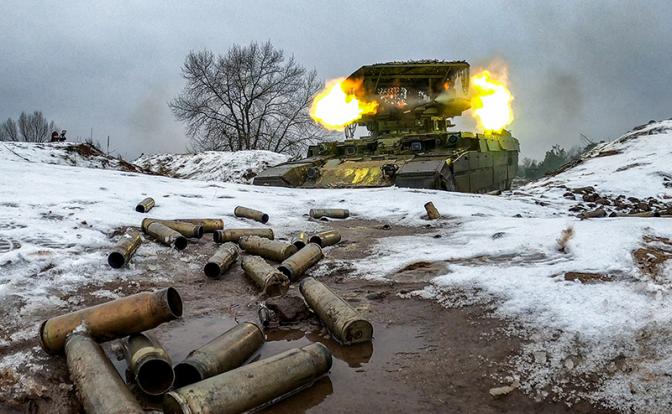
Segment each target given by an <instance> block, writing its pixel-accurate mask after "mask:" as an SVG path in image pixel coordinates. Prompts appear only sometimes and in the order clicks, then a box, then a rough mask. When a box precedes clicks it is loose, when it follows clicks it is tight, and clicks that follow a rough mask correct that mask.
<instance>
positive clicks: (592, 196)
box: [582, 193, 598, 203]
mask: <svg viewBox="0 0 672 414" xmlns="http://www.w3.org/2000/svg"><path fill="white" fill-rule="evenodd" d="M582 198H583V201H585V202H587V203H592V202H594V201H595V200H597V198H598V196H597V194H595V193H591V194H584V195H583V197H582Z"/></svg>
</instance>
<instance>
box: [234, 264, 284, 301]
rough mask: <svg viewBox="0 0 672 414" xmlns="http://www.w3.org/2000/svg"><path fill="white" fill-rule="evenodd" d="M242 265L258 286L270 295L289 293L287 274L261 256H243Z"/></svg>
mask: <svg viewBox="0 0 672 414" xmlns="http://www.w3.org/2000/svg"><path fill="white" fill-rule="evenodd" d="M240 265H241V267H242V268H243V270H244V271H245V274H246V275H247V277H249V278H250V279H251V280H252V281H253V282H254V283H255V284H256V285H257V286H259V287H260V288H261V289H262V290H263V291H264V293H265V294H267V295H268V296H279V295H284V294H285V293H287V290H288V289H289V279H288V278H287V275H285V274H284V273H282V272H281V271H279V270H278V269H276V268H275V267H273V266H271V265H270V264H268V263H267V262H266V260H264V259H263V258H261V257H259V256H243V258H242V259H241V262H240Z"/></svg>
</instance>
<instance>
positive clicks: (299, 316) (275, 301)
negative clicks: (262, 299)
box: [266, 295, 310, 323]
mask: <svg viewBox="0 0 672 414" xmlns="http://www.w3.org/2000/svg"><path fill="white" fill-rule="evenodd" d="M266 306H267V307H268V309H270V310H272V311H273V312H275V314H276V315H277V316H278V319H279V320H280V323H282V322H298V321H303V320H305V319H308V318H310V311H309V310H308V307H307V306H306V304H305V302H304V301H303V298H301V297H299V296H290V295H285V296H279V297H274V298H269V299H267V300H266Z"/></svg>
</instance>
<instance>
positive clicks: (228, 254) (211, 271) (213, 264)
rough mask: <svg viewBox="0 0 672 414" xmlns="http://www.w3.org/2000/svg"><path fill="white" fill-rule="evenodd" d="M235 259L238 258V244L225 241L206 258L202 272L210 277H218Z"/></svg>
mask: <svg viewBox="0 0 672 414" xmlns="http://www.w3.org/2000/svg"><path fill="white" fill-rule="evenodd" d="M236 259H238V246H236V244H235V243H232V242H226V243H224V244H223V245H221V246H220V247H219V248H218V249H217V251H216V252H215V254H213V255H212V257H210V259H208V262H207V263H206V264H205V267H204V268H203V272H205V275H206V276H208V277H210V278H220V277H221V276H222V274H223V273H224V272H226V271H227V270H229V268H230V267H231V265H232V264H233V263H234V262H235V261H236Z"/></svg>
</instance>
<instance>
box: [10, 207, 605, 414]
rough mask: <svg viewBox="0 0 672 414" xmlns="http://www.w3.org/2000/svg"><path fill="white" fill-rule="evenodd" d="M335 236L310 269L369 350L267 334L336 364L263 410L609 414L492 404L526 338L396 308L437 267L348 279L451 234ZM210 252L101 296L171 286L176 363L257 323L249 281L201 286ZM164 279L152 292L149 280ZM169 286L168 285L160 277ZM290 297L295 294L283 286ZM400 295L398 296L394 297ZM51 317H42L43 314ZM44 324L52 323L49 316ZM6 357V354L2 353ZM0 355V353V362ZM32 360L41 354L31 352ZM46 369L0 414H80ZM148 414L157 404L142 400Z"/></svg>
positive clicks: (475, 310)
mask: <svg viewBox="0 0 672 414" xmlns="http://www.w3.org/2000/svg"><path fill="white" fill-rule="evenodd" d="M323 224H324V226H325V228H326V227H333V228H336V229H338V230H339V231H340V232H341V233H342V235H343V242H342V243H341V244H340V245H338V246H334V247H331V248H328V249H326V250H325V252H326V254H327V258H326V259H325V260H324V261H323V263H321V264H320V265H319V266H318V267H317V268H316V269H315V270H314V271H315V272H318V273H319V274H320V277H321V280H322V281H323V282H324V283H326V284H327V285H328V286H329V287H331V288H332V289H334V290H335V291H336V292H338V293H339V294H341V295H342V296H343V297H344V298H345V299H346V300H348V301H349V302H350V303H351V304H352V305H353V306H354V307H356V308H357V309H359V310H361V312H362V313H363V314H364V315H365V316H366V317H367V318H369V320H370V321H371V322H372V323H373V325H374V335H375V339H374V341H373V343H372V344H364V345H357V346H353V347H342V346H339V345H338V344H336V343H335V342H334V341H333V340H331V339H330V338H329V335H328V332H327V331H326V330H325V329H324V328H323V327H322V326H321V325H320V322H319V320H317V319H316V318H314V317H309V318H308V319H305V320H302V321H298V322H294V323H290V324H286V325H281V326H279V327H277V328H273V329H269V330H268V331H267V332H266V334H267V342H266V344H265V345H264V346H263V347H262V348H261V350H260V352H259V355H257V356H255V357H253V359H257V358H264V357H267V356H270V355H273V354H275V353H278V352H281V351H284V350H287V349H290V348H294V347H298V346H303V345H306V344H309V343H311V342H315V341H318V342H322V343H324V344H325V345H327V346H328V347H329V349H330V350H331V351H332V353H333V356H334V364H333V367H332V369H331V371H330V373H329V375H328V376H325V377H323V378H322V379H321V380H319V381H317V382H316V384H315V385H314V386H313V387H311V388H309V389H307V390H304V391H302V392H300V393H299V394H297V395H295V396H293V397H291V398H289V399H287V400H285V401H282V402H280V403H279V404H276V405H274V406H272V407H269V408H266V409H265V410H264V412H269V413H271V412H272V413H318V412H319V413H346V412H364V411H370V410H378V411H380V412H386V413H402V412H403V413H411V412H432V413H434V412H446V413H607V412H609V411H606V410H601V409H598V408H596V407H592V406H590V405H589V404H588V403H585V402H581V403H578V404H575V405H573V406H571V407H568V406H567V405H565V404H564V403H555V402H552V401H548V400H545V401H540V402H537V401H534V400H532V399H530V398H528V397H527V396H525V395H523V394H522V393H521V392H520V391H518V390H515V391H513V392H511V393H509V394H507V395H506V396H503V397H500V398H493V397H492V396H491V395H490V394H489V390H490V389H491V388H492V387H498V386H502V385H508V384H503V383H499V382H497V381H496V380H495V379H493V378H495V377H497V378H502V377H504V376H506V375H507V374H508V373H510V372H511V369H510V367H509V365H508V362H507V361H508V360H509V359H510V358H511V357H512V356H514V355H516V354H517V353H518V352H519V351H520V347H521V344H522V343H523V341H524V340H525V338H519V337H515V336H511V334H510V333H509V332H510V331H511V330H510V329H508V328H509V327H510V326H511V322H509V321H502V320H499V319H496V318H494V317H492V315H491V313H490V311H489V310H488V309H487V308H485V307H481V306H471V307H465V308H461V309H446V308H443V307H441V306H440V305H439V304H437V303H436V302H434V301H428V300H421V299H417V298H410V299H408V298H407V299H404V298H402V297H401V296H403V294H404V293H408V292H410V291H413V290H416V289H420V288H422V287H423V286H425V285H426V281H427V280H429V279H430V278H431V277H433V276H435V275H436V274H438V273H439V272H440V271H441V270H443V266H442V265H440V264H435V263H418V264H417V265H414V266H408V267H407V268H405V269H403V270H402V271H400V272H398V273H396V274H394V275H390V280H389V281H388V282H384V283H383V282H371V281H365V280H361V279H355V278H352V277H350V269H349V268H348V266H347V261H352V260H358V259H361V258H364V257H366V256H367V255H368V254H369V252H370V249H371V248H372V246H374V245H375V242H376V240H377V239H379V238H381V237H388V236H398V235H407V234H419V233H420V234H426V235H427V241H428V243H431V240H432V237H435V236H436V235H437V234H441V232H443V231H449V228H445V227H444V228H441V225H436V224H432V225H430V226H428V227H429V228H405V227H397V226H389V225H386V224H385V223H379V222H372V221H362V220H353V219H350V220H346V221H340V222H339V221H330V222H324V223H323ZM215 249H216V246H215V245H214V244H213V243H212V242H211V235H206V236H205V237H204V238H203V239H201V240H200V241H197V242H193V243H191V244H190V245H189V247H188V248H187V249H186V250H185V251H184V252H176V251H172V250H169V249H165V250H164V251H162V253H161V254H160V255H158V256H157V257H156V259H155V261H154V262H149V263H143V266H146V268H147V271H146V274H145V275H143V276H141V277H139V278H137V279H136V280H134V281H132V282H124V283H116V284H111V285H106V286H104V288H106V289H109V290H116V291H118V292H120V293H122V294H130V293H135V292H138V291H143V290H147V289H148V288H156V287H165V286H174V287H175V288H176V289H177V290H178V291H179V292H180V294H181V295H182V299H183V301H184V315H183V317H182V318H181V319H180V320H176V321H172V322H169V323H166V324H163V325H162V326H160V327H158V328H157V329H155V330H153V332H154V333H155V335H156V336H157V337H158V338H159V339H160V340H161V341H162V343H163V344H164V346H165V347H166V348H167V349H168V351H169V353H170V355H171V356H172V358H173V360H174V362H179V361H180V360H182V359H183V358H184V357H185V356H186V355H187V353H188V352H189V351H191V350H192V349H193V348H194V347H195V346H197V345H198V344H203V343H205V342H207V341H208V340H210V339H212V338H214V337H215V336H217V335H219V334H221V333H222V332H224V331H225V330H226V329H228V328H230V327H232V326H233V325H234V324H235V323H236V321H247V320H250V321H255V322H257V321H258V319H257V304H258V303H259V302H260V301H263V300H264V299H265V298H264V297H262V296H260V295H259V292H258V290H257V289H256V288H255V287H254V286H253V285H252V284H251V283H249V282H248V280H247V279H246V278H245V276H244V274H243V273H242V271H241V269H240V267H239V265H237V264H236V265H234V266H233V268H232V269H231V270H230V271H229V272H228V273H227V274H226V275H225V276H224V277H223V278H222V279H221V280H209V279H207V278H206V277H205V276H204V274H203V273H202V271H201V270H200V265H199V266H193V264H194V263H197V264H202V263H205V261H206V260H207V257H208V256H209V255H210V254H211V253H212V252H213V251H214V250H215ZM156 273H159V274H162V275H164V276H165V275H173V276H172V279H173V280H172V281H171V282H167V281H165V280H166V279H163V280H162V281H159V282H155V283H152V282H151V281H152V279H153V278H152V275H153V274H156ZM168 279H170V278H168ZM100 288H101V286H88V287H84V288H82V289H81V291H79V292H77V293H76V295H77V296H79V297H81V304H82V305H88V304H94V303H99V302H101V301H103V300H102V299H101V298H98V297H95V296H93V295H92V292H94V291H96V290H98V289H100ZM288 294H289V295H296V296H299V295H300V294H299V292H298V286H297V285H292V287H291V288H290V291H289V293H288ZM400 294H401V296H400ZM47 316H49V315H47ZM52 316H53V315H52ZM36 345H37V340H36V339H34V340H27V341H23V342H20V343H14V344H12V345H11V348H12V349H11V350H13V351H16V350H19V349H31V348H32V347H35V346H36ZM114 347H115V344H114V342H112V343H107V344H105V346H104V348H105V349H106V351H107V352H108V355H109V356H110V357H111V358H112V359H113V361H114V363H115V366H116V367H117V369H118V370H119V372H120V373H121V374H122V376H124V371H125V366H126V365H125V362H124V361H123V360H122V361H119V360H116V358H115V353H114V352H113V348H114ZM3 351H4V352H3ZM7 351H8V349H5V350H0V355H1V354H4V353H6V352H7ZM35 352H36V353H40V352H41V351H35ZM42 360H43V361H44V365H45V368H44V369H43V370H42V371H40V374H39V375H38V376H37V378H34V380H35V382H36V384H38V385H36V386H35V392H34V395H32V396H30V397H28V398H23V399H20V400H11V401H9V400H7V398H6V395H5V396H2V394H4V393H3V392H2V391H0V398H3V399H4V400H3V402H2V403H0V412H9V413H12V412H17V413H21V412H30V413H75V412H79V411H80V410H81V407H80V405H79V402H78V400H77V397H76V394H75V392H74V389H73V387H72V384H71V382H70V380H69V378H68V374H67V368H66V366H65V361H64V358H63V357H46V356H43V358H42ZM19 380H20V379H17V378H7V377H0V386H2V387H0V388H5V390H6V389H8V388H6V387H11V386H12V384H13V383H15V382H16V381H19ZM143 404H145V406H146V408H147V409H149V410H151V409H152V408H157V407H158V405H157V404H156V402H155V401H154V402H153V401H147V400H143Z"/></svg>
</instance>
